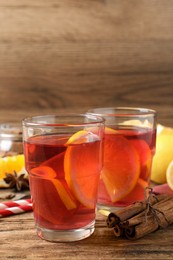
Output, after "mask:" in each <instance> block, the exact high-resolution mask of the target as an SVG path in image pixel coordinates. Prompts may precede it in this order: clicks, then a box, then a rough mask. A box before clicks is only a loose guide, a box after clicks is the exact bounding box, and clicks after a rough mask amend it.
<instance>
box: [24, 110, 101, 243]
mask: <svg viewBox="0 0 173 260" xmlns="http://www.w3.org/2000/svg"><path fill="white" fill-rule="evenodd" d="M103 134H104V119H103V118H100V117H97V116H94V115H78V114H77V115H76V114H75V115H73V114H68V115H47V116H46V115H45V116H35V117H31V118H26V119H24V120H23V140H24V154H25V164H26V169H27V171H28V173H29V181H30V190H31V196H32V202H33V211H34V218H35V224H36V230H37V234H38V236H40V237H41V238H43V239H45V240H48V241H75V240H81V239H83V238H86V237H88V236H90V235H91V234H92V233H93V232H94V227H95V207H96V201H97V190H98V181H99V178H100V171H101V168H102V140H103Z"/></svg>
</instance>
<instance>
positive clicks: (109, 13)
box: [0, 0, 173, 126]
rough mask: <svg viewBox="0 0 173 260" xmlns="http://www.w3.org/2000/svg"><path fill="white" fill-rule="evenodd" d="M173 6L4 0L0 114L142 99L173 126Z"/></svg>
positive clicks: (0, 8) (0, 0) (118, 0)
mask: <svg viewBox="0 0 173 260" xmlns="http://www.w3.org/2000/svg"><path fill="white" fill-rule="evenodd" d="M172 13H173V1H172V0H167V1H162V0H151V1H150V0H141V1H138V0H131V1H128V0H92V1H91V0H85V1H82V0H56V1H55V0H50V1H43V0H37V1H34V0H30V1H26V0H22V1H21V0H8V1H5V0H0V61H1V62H0V111H1V113H0V121H5V120H6V115H7V114H8V119H9V120H14V114H15V117H16V118H18V120H21V118H23V117H24V116H27V115H31V114H41V113H48V112H51V113H52V112H53V113H58V112H59V111H62V110H63V111H64V110H67V111H74V112H76V111H79V112H80V111H81V112H83V111H84V112H85V111H86V110H87V109H88V108H91V107H99V106H102V107H103V106H141V107H150V108H153V109H156V110H157V111H158V114H159V121H160V122H161V123H164V124H169V125H170V124H171V125H172V126H173V123H172V122H173V120H170V119H173V87H172V85H173V44H172V42H173V31H172V25H173V16H172ZM9 111H10V112H9Z"/></svg>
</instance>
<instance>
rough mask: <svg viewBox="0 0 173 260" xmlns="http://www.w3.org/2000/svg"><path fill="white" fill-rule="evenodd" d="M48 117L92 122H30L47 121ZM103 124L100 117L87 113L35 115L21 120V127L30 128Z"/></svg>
mask: <svg viewBox="0 0 173 260" xmlns="http://www.w3.org/2000/svg"><path fill="white" fill-rule="evenodd" d="M50 117H54V118H64V119H65V118H68V117H71V118H73V117H74V118H75V117H76V118H88V119H91V120H93V121H91V122H76V123H72V122H70V123H65V122H64V123H57V122H56V123H55V122H54V123H43V122H34V121H32V120H34V119H41V118H43V119H46V118H47V119H48V118H50ZM104 122H105V119H104V118H103V117H101V116H97V115H92V114H89V113H86V114H77V113H61V114H48V115H37V116H31V117H26V118H24V119H23V120H22V125H23V126H28V127H29V126H30V127H37V126H39V127H52V126H53V127H67V126H69V127H70V126H74V127H75V126H85V125H95V124H103V123H104Z"/></svg>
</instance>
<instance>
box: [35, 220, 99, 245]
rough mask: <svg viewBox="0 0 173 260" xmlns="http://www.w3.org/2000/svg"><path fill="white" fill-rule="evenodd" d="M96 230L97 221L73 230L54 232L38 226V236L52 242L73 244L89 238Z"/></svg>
mask: <svg viewBox="0 0 173 260" xmlns="http://www.w3.org/2000/svg"><path fill="white" fill-rule="evenodd" d="M94 229H95V221H92V222H91V223H90V224H89V225H87V226H85V227H82V228H79V229H71V230H53V229H47V228H43V227H39V226H36V231H37V235H38V236H39V237H41V238H42V239H44V240H47V241H50V242H73V241H78V240H82V239H84V238H87V237H89V236H90V235H91V234H92V233H93V232H94Z"/></svg>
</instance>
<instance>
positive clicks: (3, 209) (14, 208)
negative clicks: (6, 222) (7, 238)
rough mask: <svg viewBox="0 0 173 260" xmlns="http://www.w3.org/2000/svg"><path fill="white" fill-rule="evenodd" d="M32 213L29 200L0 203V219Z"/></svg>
mask: <svg viewBox="0 0 173 260" xmlns="http://www.w3.org/2000/svg"><path fill="white" fill-rule="evenodd" d="M29 211H32V202H31V199H26V200H16V201H8V202H4V203H0V218H3V217H7V216H11V215H16V214H21V213H25V212H29Z"/></svg>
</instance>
